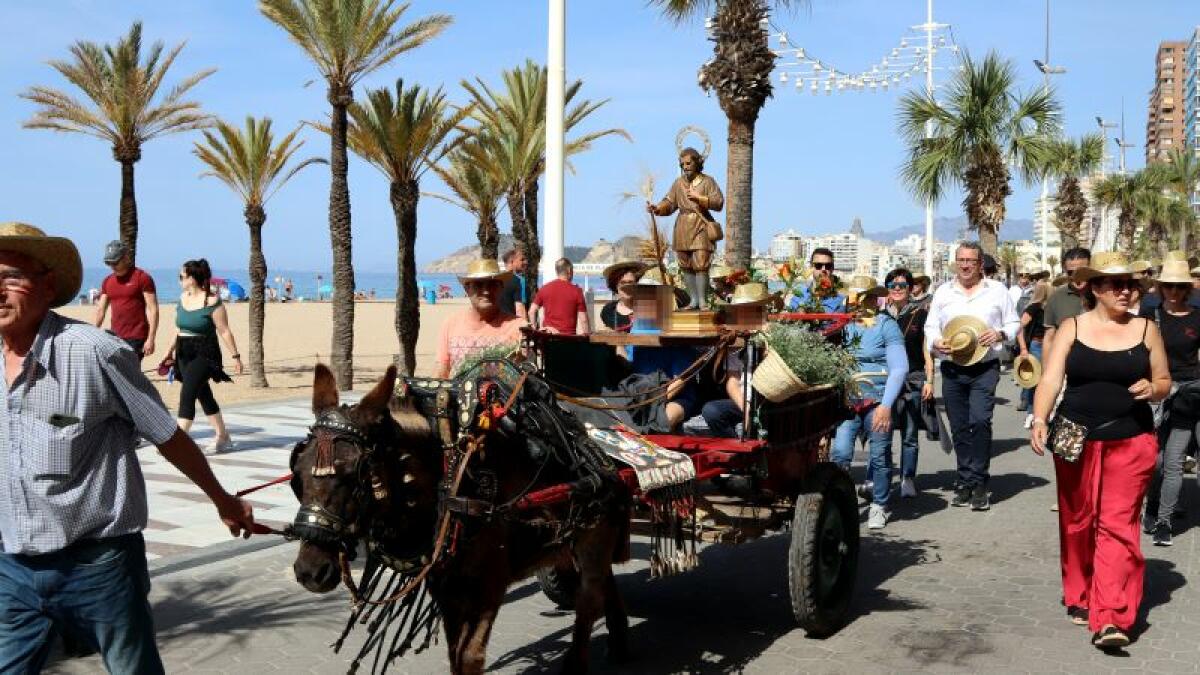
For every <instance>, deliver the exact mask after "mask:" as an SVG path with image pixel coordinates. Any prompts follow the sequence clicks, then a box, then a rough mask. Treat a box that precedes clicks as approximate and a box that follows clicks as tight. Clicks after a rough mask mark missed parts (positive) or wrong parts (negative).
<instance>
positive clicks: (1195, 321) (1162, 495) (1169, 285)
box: [1142, 260, 1200, 546]
mask: <svg viewBox="0 0 1200 675" xmlns="http://www.w3.org/2000/svg"><path fill="white" fill-rule="evenodd" d="M1157 282H1158V293H1159V295H1161V296H1162V300H1163V301H1162V304H1161V305H1159V306H1158V307H1156V308H1154V309H1147V310H1144V311H1143V312H1142V316H1143V317H1144V318H1146V319H1149V320H1150V321H1153V322H1154V323H1155V324H1157V325H1158V329H1159V332H1160V333H1161V334H1162V340H1163V345H1164V347H1165V349H1166V353H1167V364H1168V368H1169V369H1170V373H1171V393H1170V395H1169V396H1168V397H1167V398H1166V399H1165V400H1164V401H1163V403H1162V407H1161V413H1162V415H1161V417H1162V424H1161V425H1160V427H1159V432H1158V434H1159V439H1160V441H1164V439H1165V441H1164V442H1163V443H1162V446H1163V449H1162V453H1161V454H1160V455H1159V458H1158V466H1157V468H1156V470H1155V472H1154V481H1153V483H1152V484H1151V486H1150V496H1149V498H1148V499H1147V500H1146V515H1145V516H1144V518H1143V521H1142V523H1143V525H1142V527H1143V529H1144V530H1145V532H1146V533H1147V534H1150V535H1153V537H1154V545H1155V546H1170V545H1171V518H1172V517H1173V514H1174V512H1175V509H1176V507H1177V506H1178V504H1179V492H1180V489H1181V488H1182V487H1183V463H1184V455H1185V454H1186V452H1187V449H1188V446H1189V445H1191V444H1192V442H1193V441H1194V440H1196V439H1198V438H1200V359H1198V358H1197V354H1198V353H1200V310H1197V309H1194V308H1192V307H1189V306H1188V304H1187V298H1188V294H1189V293H1191V290H1192V280H1191V278H1190V275H1189V273H1188V266H1187V261H1182V260H1170V261H1167V262H1165V263H1163V270H1162V274H1160V275H1159V276H1158V279H1157Z"/></svg>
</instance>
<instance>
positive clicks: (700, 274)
mask: <svg viewBox="0 0 1200 675" xmlns="http://www.w3.org/2000/svg"><path fill="white" fill-rule="evenodd" d="M679 168H680V170H681V171H682V172H683V175H682V176H680V177H679V178H677V179H675V182H674V183H672V184H671V189H670V190H668V191H667V195H666V197H663V200H662V201H661V202H659V203H658V204H651V203H649V202H647V203H646V210H647V211H649V212H650V213H651V214H652V215H656V216H669V215H671V214H672V213H675V212H676V211H678V212H679V215H678V216H676V217H675V230H674V232H673V233H672V235H671V248H672V249H674V250H675V257H676V259H677V260H678V261H679V271H680V272H681V273H682V275H683V279H684V285H685V286H686V287H687V292H688V294H689V295H691V298H692V303H691V304H690V305H689V306H688V307H686V308H685V309H707V308H708V307H707V304H708V302H707V299H706V296H707V291H708V268H709V265H710V264H711V263H712V254H713V251H715V250H716V248H717V242H718V241H720V240H721V239H722V238H723V236H724V235H723V234H722V232H721V226H720V225H719V224H717V222H716V221H715V220H713V217H712V213H711V212H713V211H720V210H721V208H722V207H724V206H725V197H724V196H723V195H722V194H721V188H719V187H717V181H715V180H713V178H712V177H711V176H708V175H706V174H705V173H703V171H704V157H703V156H702V155H701V154H700V153H699V152H697V151H696V149H695V148H684V149H683V150H681V151H680V152H679Z"/></svg>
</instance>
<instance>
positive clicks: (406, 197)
mask: <svg viewBox="0 0 1200 675" xmlns="http://www.w3.org/2000/svg"><path fill="white" fill-rule="evenodd" d="M389 196H390V198H391V201H392V212H393V214H394V215H395V217H396V338H397V339H398V340H399V341H400V355H399V357H398V358H397V359H396V366H397V367H398V368H401V369H402V371H403V372H404V373H406V374H408V375H412V374H413V372H414V371H415V370H416V368H417V335H418V334H420V332H421V307H420V305H419V304H418V297H417V258H416V247H417V200H418V199H419V198H420V197H421V190H420V188H419V187H418V186H417V181H415V180H411V181H403V182H401V181H393V182H392V185H391V189H390V191H389Z"/></svg>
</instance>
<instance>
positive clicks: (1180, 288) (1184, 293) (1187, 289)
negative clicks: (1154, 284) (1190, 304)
mask: <svg viewBox="0 0 1200 675" xmlns="http://www.w3.org/2000/svg"><path fill="white" fill-rule="evenodd" d="M1158 288H1159V291H1160V292H1161V293H1162V296H1163V301H1164V302H1167V303H1171V304H1175V305H1182V304H1184V303H1186V302H1187V299H1188V296H1189V295H1190V294H1191V292H1192V284H1165V283H1159V284H1158Z"/></svg>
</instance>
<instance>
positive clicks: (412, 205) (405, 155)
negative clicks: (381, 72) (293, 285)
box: [316, 80, 471, 375]
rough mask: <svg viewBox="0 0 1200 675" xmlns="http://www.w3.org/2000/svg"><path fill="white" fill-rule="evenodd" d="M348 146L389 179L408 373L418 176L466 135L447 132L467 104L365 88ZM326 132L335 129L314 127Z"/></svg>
mask: <svg viewBox="0 0 1200 675" xmlns="http://www.w3.org/2000/svg"><path fill="white" fill-rule="evenodd" d="M348 112H349V114H350V128H349V132H348V135H347V138H348V140H349V142H350V149H351V150H353V151H354V154H356V155H358V156H359V157H362V158H363V159H364V160H366V161H367V162H368V163H370V164H371V165H372V166H374V167H375V168H377V169H379V170H380V171H381V172H382V173H383V175H384V176H386V177H387V179H388V182H389V183H390V184H391V186H390V190H389V194H390V197H391V202H392V212H393V213H394V215H395V218H396V240H397V252H396V279H397V283H396V315H395V324H396V337H397V339H398V340H399V342H400V356H399V359H398V360H397V363H396V365H397V366H398V367H401V368H403V369H404V372H405V373H407V374H409V375H412V374H413V371H414V370H415V369H416V366H417V335H418V333H419V332H420V330H421V310H420V306H419V305H418V299H419V297H418V295H417V261H416V245H417V200H418V199H420V197H421V189H420V181H421V177H422V176H423V175H424V174H425V172H426V171H427V170H429V169H430V168H431V167H432V166H433V165H435V164H436V163H437V162H439V161H441V160H442V158H443V157H445V156H446V155H447V154H449V153H450V151H452V150H453V149H454V148H455V147H456V146H457V145H458V144H459V143H460V142H461V141H462V139H463V138H464V136H462V135H458V136H456V137H454V138H451V134H452V133H453V132H454V131H455V130H456V129H457V128H458V126H459V124H461V123H462V121H463V120H464V119H466V118H467V116H468V115H470V114H471V107H470V106H467V107H465V108H459V109H457V110H456V109H453V107H452V106H451V105H450V103H449V101H447V100H446V96H445V94H443V93H442V90H441V89H440V88H439V89H438V90H437V91H434V92H432V93H431V92H428V91H425V90H423V89H421V87H420V85H413V86H412V87H409V88H407V89H405V87H404V81H403V80H397V81H396V95H395V96H394V97H393V96H392V92H391V90H390V89H387V88H386V87H385V88H383V89H374V90H368V91H367V102H366V104H362V103H359V102H357V101H356V102H354V103H351V104H350V108H349V111H348ZM316 126H317V127H318V128H319V129H321V130H322V131H324V132H326V133H332V132H333V130H332V129H330V128H329V127H327V126H324V125H316Z"/></svg>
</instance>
